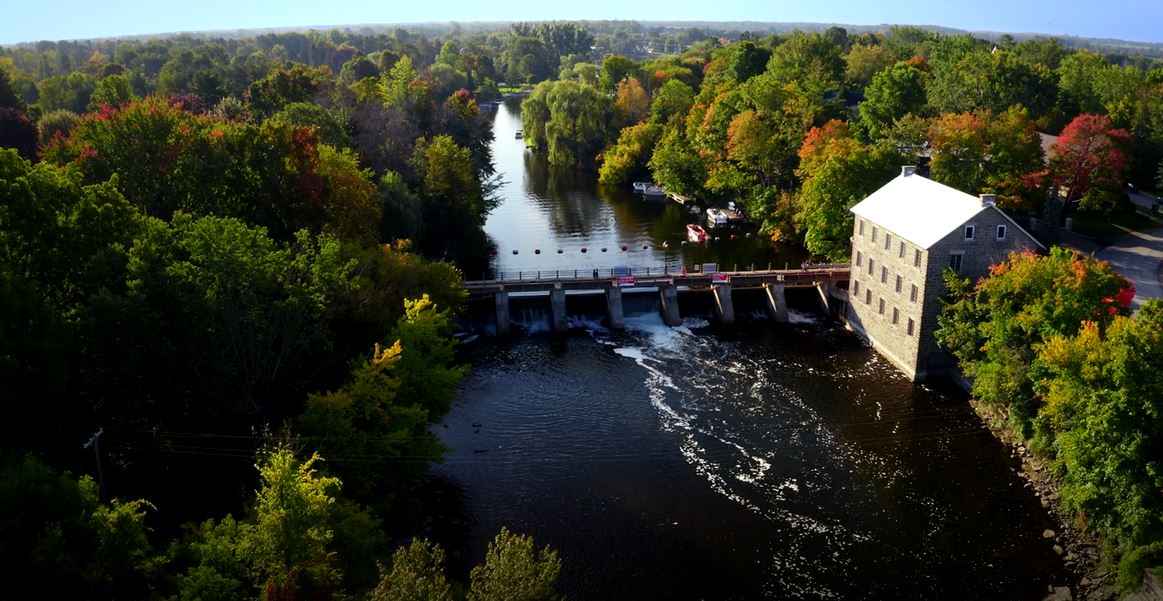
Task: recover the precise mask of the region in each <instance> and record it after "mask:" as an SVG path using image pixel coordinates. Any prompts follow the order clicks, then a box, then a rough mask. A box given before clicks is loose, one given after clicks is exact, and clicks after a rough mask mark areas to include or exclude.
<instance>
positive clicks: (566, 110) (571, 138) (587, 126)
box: [545, 81, 613, 168]
mask: <svg viewBox="0 0 1163 601" xmlns="http://www.w3.org/2000/svg"><path fill="white" fill-rule="evenodd" d="M545 103H546V106H547V107H548V109H549V120H548V121H547V122H546V123H545V143H546V150H547V151H548V157H549V162H550V163H552V164H554V165H561V166H566V167H585V168H588V167H592V166H593V165H594V164H595V162H596V157H597V155H598V153H599V152H600V151H601V149H602V148H603V147H604V146H605V143H606V135H607V134H606V131H607V124H608V122H609V119H610V116H611V114H612V112H613V107H612V106H611V102H610V99H609V98H608V97H607V96H604V95H602V94H601V92H599V91H598V90H597V89H596V88H593V87H591V86H583V85H581V84H577V83H574V82H572V81H561V82H557V83H556V84H555V85H554V86H553V87H552V88H551V89H550V90H549V92H548V94H547V95H546V97H545Z"/></svg>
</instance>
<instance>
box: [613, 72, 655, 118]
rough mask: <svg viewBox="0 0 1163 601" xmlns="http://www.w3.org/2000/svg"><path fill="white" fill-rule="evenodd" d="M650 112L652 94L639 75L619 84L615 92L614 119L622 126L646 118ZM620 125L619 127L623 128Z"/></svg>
mask: <svg viewBox="0 0 1163 601" xmlns="http://www.w3.org/2000/svg"><path fill="white" fill-rule="evenodd" d="M649 113H650V95H649V94H647V93H646V90H645V89H643V88H642V84H641V82H639V81H638V78H637V77H629V78H626V79H624V80H622V82H621V83H619V84H618V91H617V92H616V93H615V94H614V119H615V122H616V123H618V124H621V127H625V126H629V125H634V124H636V123H640V122H642V121H645V120H646V117H647V115H648V114H649ZM621 127H618V129H621Z"/></svg>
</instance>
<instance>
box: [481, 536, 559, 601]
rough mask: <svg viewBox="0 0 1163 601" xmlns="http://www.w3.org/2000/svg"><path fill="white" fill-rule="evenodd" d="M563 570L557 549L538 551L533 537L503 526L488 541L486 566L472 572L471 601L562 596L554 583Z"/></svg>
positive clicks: (528, 600)
mask: <svg viewBox="0 0 1163 601" xmlns="http://www.w3.org/2000/svg"><path fill="white" fill-rule="evenodd" d="M560 573H561V560H560V559H558V557H557V552H556V551H554V550H553V549H550V548H549V547H545V548H544V549H542V550H541V551H540V552H537V551H535V550H534V547H533V539H532V537H529V536H522V535H519V534H513V533H511V532H509V530H508V529H507V528H501V532H500V533H499V534H497V537H496V538H495V539H493V542H491V543H489V549H488V553H487V554H486V556H485V563H484V565H479V566H476V567H474V568H473V569H472V572H471V573H470V574H469V578H470V579H471V581H472V585H471V587H470V588H469V592H468V600H469V601H553V600H556V599H558V598H559V597H558V595H557V593H556V592H554V590H553V584H554V582H555V581H556V580H557V576H558V574H560Z"/></svg>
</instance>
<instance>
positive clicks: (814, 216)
mask: <svg viewBox="0 0 1163 601" xmlns="http://www.w3.org/2000/svg"><path fill="white" fill-rule="evenodd" d="M799 157H800V165H799V168H798V169H797V171H796V174H797V175H798V176H799V177H800V178H801V179H802V180H803V186H802V187H801V188H800V190H799V191H798V192H796V194H795V205H796V207H797V209H796V220H797V222H798V223H799V224H802V228H803V230H804V245H805V246H806V247H807V249H808V250H809V251H811V252H812V253H813V254H815V255H822V256H826V257H829V258H831V259H833V260H845V259H847V258H848V255H849V253H850V252H851V246H852V245H851V243H850V242H849V238H850V237H851V236H852V223H853V222H852V220H853V217H852V212H851V211H850V209H851V208H852V207H853V206H855V205H856V203H858V202H860V201H861V200H863V199H864V198H865V197H866V196H868V195H869V194H871V193H872V192H873V191H875V190H876V189H877V188H879V187H880V186H883V185H884V184H885V183H886V182H888V181H889V180H890V179H892V173H893V171H894V169H895V168H896V162H897V161H896V156H895V155H894V153H893V152H892V151H891V150H890V149H888V148H886V147H884V146H875V147H867V146H864V145H863V144H861V143H860V142H859V141H857V140H856V139H855V138H853V137H852V134H851V132H850V130H849V128H848V126H847V125H846V124H844V123H841V122H839V121H830V122H828V123H827V124H825V125H824V126H823V127H818V128H812V130H811V131H810V132H808V135H807V137H806V138H805V139H804V142H803V144H802V145H801V147H800V151H799Z"/></svg>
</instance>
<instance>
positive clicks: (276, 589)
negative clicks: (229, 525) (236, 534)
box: [239, 447, 341, 599]
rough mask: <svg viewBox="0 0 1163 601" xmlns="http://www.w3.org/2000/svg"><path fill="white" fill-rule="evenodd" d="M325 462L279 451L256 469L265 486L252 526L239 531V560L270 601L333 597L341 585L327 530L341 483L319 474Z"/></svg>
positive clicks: (255, 507)
mask: <svg viewBox="0 0 1163 601" xmlns="http://www.w3.org/2000/svg"><path fill="white" fill-rule="evenodd" d="M320 460H321V459H320V457H319V456H318V455H312V456H311V457H309V458H308V459H307V460H306V461H298V460H296V459H295V457H294V455H293V454H292V453H291V451H290V450H289V449H287V448H286V447H280V448H276V449H274V450H272V451H269V452H268V453H266V455H265V456H264V457H262V459H261V461H260V463H258V464H257V465H256V466H255V467H256V468H258V470H259V476H260V478H261V482H262V484H261V487H260V488H259V491H258V493H257V494H256V495H255V499H254V506H253V511H254V518H253V521H251V522H247V523H245V524H243V526H242V527H241V528H240V539H241V540H240V541H239V543H240V544H239V555H240V556H241V557H242V558H243V559H244V560H246V561H247V562H248V563H249V565H250V567H251V569H252V570H254V572H255V575H256V576H257V577H258V581H259V582H261V583H262V589H263V596H264V597H266V598H268V599H282V598H287V597H289V596H291V595H294V596H303V597H307V598H310V597H312V596H314V595H329V594H330V593H331V592H333V591H334V590H335V588H336V586H337V585H338V583H339V581H340V578H341V574H340V569H339V566H337V565H335V564H334V560H333V556H332V554H331V553H330V549H329V547H330V544H331V540H332V537H333V533H332V531H331V529H330V528H329V527H328V525H327V516H328V510H329V508H330V505H331V504H332V503H334V502H335V499H334V495H335V493H336V492H337V491H338V489H339V485H340V482H339V479H338V478H332V477H328V476H322V475H320V474H318V473H317V472H316V469H315V463H316V462H318V461H320Z"/></svg>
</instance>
